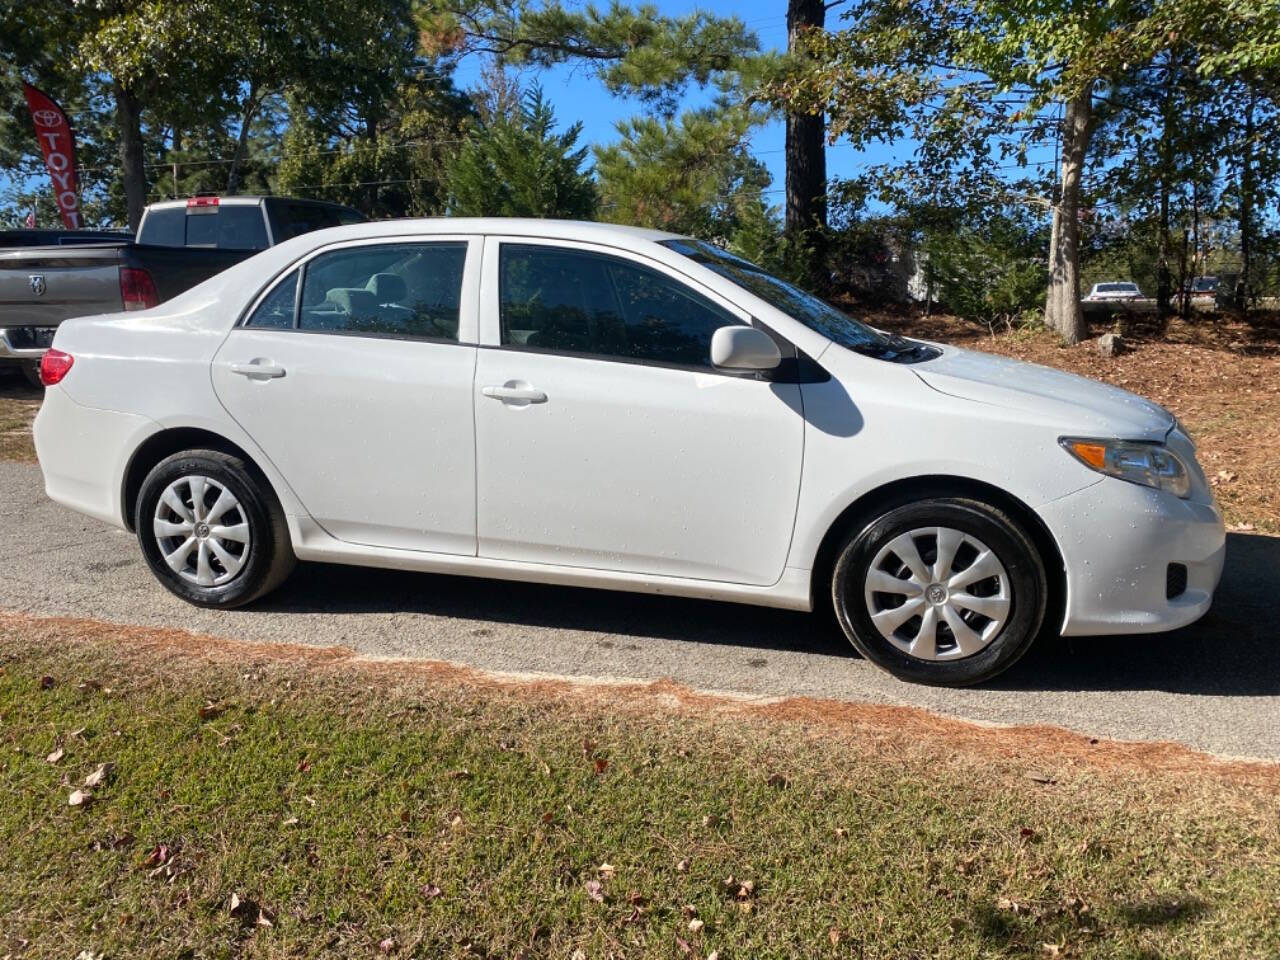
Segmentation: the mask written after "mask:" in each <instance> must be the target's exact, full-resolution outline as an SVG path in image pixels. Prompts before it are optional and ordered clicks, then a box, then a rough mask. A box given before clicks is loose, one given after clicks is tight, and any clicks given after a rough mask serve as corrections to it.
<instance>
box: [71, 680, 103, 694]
mask: <svg viewBox="0 0 1280 960" xmlns="http://www.w3.org/2000/svg"><path fill="white" fill-rule="evenodd" d="M76 689H78V690H80V692H81V693H89V692H91V691H94V690H101V689H102V684H101V683H99V682H98V681H97V680H81V681H80V683H79V685H78V686H77V688H76Z"/></svg>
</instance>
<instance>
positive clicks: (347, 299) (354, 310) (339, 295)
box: [324, 287, 378, 317]
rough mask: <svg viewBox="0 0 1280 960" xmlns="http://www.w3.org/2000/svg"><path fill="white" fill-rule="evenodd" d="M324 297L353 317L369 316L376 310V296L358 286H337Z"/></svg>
mask: <svg viewBox="0 0 1280 960" xmlns="http://www.w3.org/2000/svg"><path fill="white" fill-rule="evenodd" d="M324 298H325V299H326V300H328V301H329V302H330V303H333V304H337V305H338V307H339V308H341V309H342V310H343V311H345V312H346V313H347V314H349V315H351V316H353V317H369V316H373V315H375V314H376V313H377V312H378V298H377V297H375V296H374V295H373V294H372V293H370V292H369V291H368V290H361V289H360V288H359V287H338V288H336V289H334V290H330V291H329V292H328V293H326V294H325V297H324Z"/></svg>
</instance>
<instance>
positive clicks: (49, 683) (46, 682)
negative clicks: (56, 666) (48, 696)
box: [40, 677, 57, 690]
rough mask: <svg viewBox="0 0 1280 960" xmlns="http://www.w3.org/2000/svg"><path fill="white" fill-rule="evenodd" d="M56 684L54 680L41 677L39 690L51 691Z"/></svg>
mask: <svg viewBox="0 0 1280 960" xmlns="http://www.w3.org/2000/svg"><path fill="white" fill-rule="evenodd" d="M56 682H57V681H56V680H54V679H53V677H41V678H40V689H41V690H52V689H53V685H54V684H55V683H56Z"/></svg>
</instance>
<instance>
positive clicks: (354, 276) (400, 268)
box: [298, 243, 467, 340]
mask: <svg viewBox="0 0 1280 960" xmlns="http://www.w3.org/2000/svg"><path fill="white" fill-rule="evenodd" d="M466 259H467V245H466V244H465V243H404V244H377V245H370V246H361V247H350V248H348V249H345V250H334V251H332V252H330V253H324V254H321V255H320V256H318V257H316V258H315V259H314V260H312V261H311V262H310V263H308V264H307V266H306V274H305V277H304V279H303V283H302V307H301V310H300V311H299V316H298V327H299V329H301V330H313V331H320V332H326V333H349V334H367V335H371V336H385V337H405V338H412V339H426V340H457V339H458V317H459V311H460V308H461V303H462V274H463V270H464V268H465V265H466Z"/></svg>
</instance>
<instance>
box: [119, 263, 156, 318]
mask: <svg viewBox="0 0 1280 960" xmlns="http://www.w3.org/2000/svg"><path fill="white" fill-rule="evenodd" d="M120 299H121V300H122V301H123V302H124V308H125V309H126V310H146V309H147V308H149V307H154V306H155V305H156V304H157V303H159V302H160V296H159V294H157V293H156V285H155V282H154V281H153V280H152V279H151V274H149V273H147V271H145V270H143V269H142V268H141V267H121V268H120Z"/></svg>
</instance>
